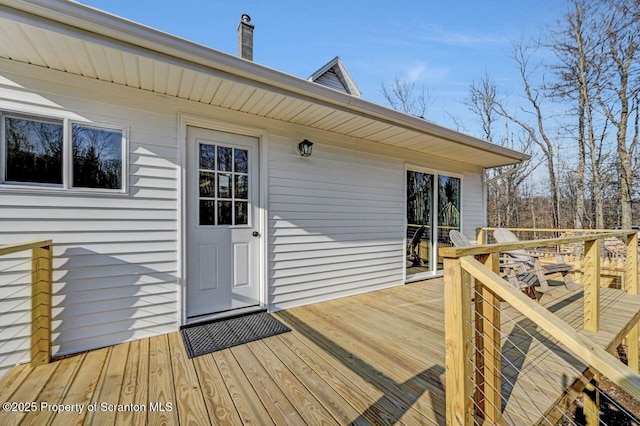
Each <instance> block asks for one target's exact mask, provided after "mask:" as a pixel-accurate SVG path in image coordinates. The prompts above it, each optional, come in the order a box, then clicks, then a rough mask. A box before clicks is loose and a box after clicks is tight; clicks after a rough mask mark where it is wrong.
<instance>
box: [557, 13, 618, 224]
mask: <svg viewBox="0 0 640 426" xmlns="http://www.w3.org/2000/svg"><path fill="white" fill-rule="evenodd" d="M567 7H568V10H567V12H566V14H565V15H564V16H563V17H562V19H560V20H559V21H558V22H557V24H556V26H555V28H557V29H556V30H554V31H553V32H552V40H551V43H550V45H549V48H550V49H551V50H552V51H553V52H554V53H555V54H556V56H557V58H558V59H559V61H560V62H559V64H558V65H556V66H553V67H552V69H553V71H554V72H555V75H556V77H557V80H556V82H555V83H554V84H551V85H550V86H549V87H550V89H551V94H552V96H554V97H556V98H558V99H559V100H567V99H569V100H570V101H571V102H573V103H574V107H573V108H572V109H573V114H572V116H575V117H576V118H577V121H578V123H577V132H576V137H575V140H576V146H577V150H578V156H577V166H576V172H575V175H574V177H573V179H574V180H573V182H572V183H573V184H574V186H575V188H574V194H575V203H574V204H575V206H574V207H575V209H574V212H575V215H574V227H575V228H578V229H581V228H583V227H584V225H585V221H586V220H587V214H586V205H585V192H586V179H585V172H586V171H587V160H589V161H590V163H591V164H590V167H589V170H590V171H591V174H592V176H591V178H592V179H593V181H594V185H593V187H595V188H600V187H601V185H602V162H603V160H604V157H603V155H602V147H603V141H604V136H605V135H606V129H607V120H606V119H605V121H604V123H602V124H603V127H601V133H600V135H599V136H596V127H597V125H596V123H595V120H596V117H595V116H594V110H595V106H596V105H595V104H596V99H597V98H598V97H599V95H600V93H601V89H600V82H601V77H602V71H603V54H602V48H603V46H604V43H603V39H602V36H601V34H602V25H601V20H600V19H599V17H598V16H599V14H600V10H599V7H600V2H598V1H594V0H569V1H568V2H567ZM587 153H588V156H587ZM568 166H569V167H571V166H570V165H568ZM590 195H591V197H592V198H593V203H592V205H593V210H594V214H593V216H595V226H596V228H603V227H604V226H605V225H604V215H603V198H602V197H603V193H602V191H595V192H594V191H590Z"/></svg>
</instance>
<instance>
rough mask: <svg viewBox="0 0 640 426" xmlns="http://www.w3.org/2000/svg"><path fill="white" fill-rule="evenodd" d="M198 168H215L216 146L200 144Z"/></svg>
mask: <svg viewBox="0 0 640 426" xmlns="http://www.w3.org/2000/svg"><path fill="white" fill-rule="evenodd" d="M200 168H201V169H205V170H215V169H216V147H215V146H214V145H206V144H202V143H201V144H200Z"/></svg>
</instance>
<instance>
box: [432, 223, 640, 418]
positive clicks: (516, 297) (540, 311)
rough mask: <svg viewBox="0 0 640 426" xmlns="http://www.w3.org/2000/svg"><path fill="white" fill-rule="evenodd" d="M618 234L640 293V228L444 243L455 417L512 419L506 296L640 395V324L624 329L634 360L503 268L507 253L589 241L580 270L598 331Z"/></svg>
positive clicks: (449, 388)
mask: <svg viewBox="0 0 640 426" xmlns="http://www.w3.org/2000/svg"><path fill="white" fill-rule="evenodd" d="M610 237H618V238H624V239H625V244H626V248H627V256H626V260H625V262H626V263H625V268H624V271H625V272H624V289H625V290H626V291H627V293H629V294H639V284H638V234H637V233H636V232H635V231H610V232H599V233H593V234H588V235H579V236H572V237H562V238H548V239H543V240H531V241H520V242H517V243H509V244H488V245H477V246H470V247H464V248H454V247H447V248H442V249H440V255H441V256H442V257H443V258H444V282H445V346H446V416H447V424H462V425H471V424H474V420H475V421H478V418H479V417H480V418H481V421H483V422H489V423H491V424H497V423H502V422H504V419H502V415H503V414H502V412H501V407H502V402H503V401H502V396H501V386H502V383H501V381H502V378H503V374H502V372H501V344H502V343H501V342H502V334H501V331H500V327H501V318H500V316H501V304H500V303H501V301H504V302H506V303H508V304H509V305H511V306H512V307H513V308H515V309H516V310H517V311H519V312H520V313H521V314H522V315H524V316H525V317H526V318H527V319H528V320H530V321H531V322H532V323H534V324H535V325H536V326H537V327H539V328H540V329H542V330H544V331H545V332H546V333H547V334H549V335H551V336H552V337H553V338H554V339H556V340H557V341H558V342H559V343H560V344H561V345H562V346H563V347H564V348H565V349H567V350H569V351H570V352H571V353H572V355H573V356H575V357H576V358H578V359H580V360H582V361H583V362H584V363H585V364H586V365H588V366H590V369H592V370H594V371H595V373H597V374H601V375H603V376H605V377H607V378H608V379H609V380H610V381H612V382H613V383H614V384H615V385H617V386H619V387H620V388H621V389H623V390H624V391H626V392H627V393H628V394H629V395H631V396H632V397H633V398H635V399H636V400H639V401H640V375H638V361H639V360H638V337H639V336H638V325H637V323H635V324H630V326H629V327H628V328H627V329H625V330H623V335H626V336H627V342H628V349H627V352H628V365H629V367H627V366H626V365H624V364H623V363H622V362H621V361H620V360H618V359H616V358H614V357H613V356H612V355H611V354H610V353H608V352H607V351H606V350H605V349H603V348H601V347H599V346H598V345H597V344H595V343H594V342H593V341H591V340H590V339H588V338H587V337H585V336H584V335H582V334H580V333H579V332H578V331H576V330H575V329H574V327H573V326H571V325H569V324H567V323H566V322H564V321H562V320H561V319H560V318H558V317H557V316H555V315H553V314H552V313H551V312H550V311H548V310H547V309H546V308H544V307H543V306H541V305H539V304H538V303H536V302H535V301H534V300H532V299H530V298H529V297H527V296H526V295H525V294H524V293H523V292H521V291H519V290H518V289H516V288H514V287H513V286H512V285H511V284H509V283H508V282H507V281H506V280H504V279H503V278H501V276H500V275H499V254H500V253H501V252H506V251H510V250H517V249H529V248H540V247H553V246H559V245H561V244H568V243H584V259H583V262H582V273H581V277H580V281H581V284H582V285H583V290H584V304H583V305H584V311H583V315H584V329H585V330H589V331H593V332H597V331H598V330H599V328H600V247H601V244H600V241H601V240H603V239H604V238H610ZM585 399H586V398H585ZM587 402H588V401H585V406H586V405H588V404H587ZM594 404H596V403H595V402H594ZM597 412H598V409H597V407H595V408H593V409H591V410H585V416H587V417H592V418H591V419H590V421H593V417H596V418H597ZM595 424H597V423H595Z"/></svg>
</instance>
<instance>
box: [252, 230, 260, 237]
mask: <svg viewBox="0 0 640 426" xmlns="http://www.w3.org/2000/svg"><path fill="white" fill-rule="evenodd" d="M251 235H253V236H254V237H259V236H260V233H259V232H258V231H253V234H251Z"/></svg>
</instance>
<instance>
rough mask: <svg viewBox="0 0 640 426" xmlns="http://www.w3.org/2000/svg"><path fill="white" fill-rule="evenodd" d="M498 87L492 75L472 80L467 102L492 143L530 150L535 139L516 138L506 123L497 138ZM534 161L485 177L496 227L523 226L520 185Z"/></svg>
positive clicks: (490, 215)
mask: <svg viewBox="0 0 640 426" xmlns="http://www.w3.org/2000/svg"><path fill="white" fill-rule="evenodd" d="M497 96H498V90H497V87H496V84H495V83H494V82H493V81H492V80H491V78H490V76H489V75H488V74H485V76H484V77H483V78H481V79H480V80H479V81H474V82H472V83H471V87H470V91H469V97H468V98H467V99H465V101H464V104H465V105H466V106H467V108H469V110H470V111H471V112H472V113H474V114H475V115H476V116H477V117H478V118H479V120H480V123H481V124H482V132H483V135H482V137H483V138H484V139H486V140H488V141H490V142H494V143H499V144H500V145H503V146H508V147H509V148H515V149H518V150H520V151H523V152H526V153H530V151H531V139H530V138H527V137H520V138H516V137H514V135H513V134H511V132H510V130H509V123H508V122H505V123H504V126H505V130H504V134H503V136H502V137H501V138H499V139H498V140H495V139H496V138H495V134H494V126H495V125H496V122H497V120H498V119H500V118H501V117H500V116H499V115H498V114H497V113H496V105H497V103H498V100H497ZM533 169H534V168H532V167H530V164H525V165H524V166H523V165H520V164H516V165H511V166H503V167H495V168H493V169H489V170H487V171H486V174H485V179H486V182H487V190H488V191H487V192H488V194H487V195H488V197H487V198H488V200H487V207H488V211H487V214H488V219H489V223H490V224H491V225H493V226H516V227H517V226H523V225H524V223H521V222H520V221H521V220H522V219H523V216H522V214H521V213H522V206H521V204H522V203H521V197H520V192H521V190H520V187H521V185H522V184H523V183H524V182H525V180H526V179H527V178H528V176H529V175H530V174H531V173H532V172H533Z"/></svg>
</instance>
